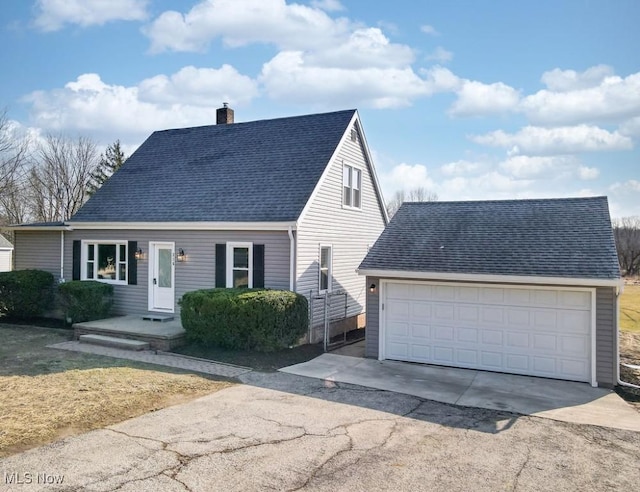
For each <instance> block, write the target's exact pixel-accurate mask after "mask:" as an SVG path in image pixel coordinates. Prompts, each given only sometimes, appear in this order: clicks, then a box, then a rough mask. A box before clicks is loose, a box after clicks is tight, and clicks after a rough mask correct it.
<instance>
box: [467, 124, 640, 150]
mask: <svg viewBox="0 0 640 492" xmlns="http://www.w3.org/2000/svg"><path fill="white" fill-rule="evenodd" d="M471 140H473V141H474V142H476V143H478V144H481V145H488V146H491V147H504V148H507V149H509V152H510V153H511V154H512V155H517V154H529V155H550V154H573V153H579V152H595V151H604V150H629V149H631V148H633V141H632V140H631V139H630V138H629V137H626V136H624V135H621V134H620V133H618V132H609V131H607V130H604V129H602V128H598V127H596V126H588V125H578V126H567V127H558V128H541V127H536V126H526V127H524V128H522V129H521V130H520V131H518V132H517V133H506V132H504V131H502V130H497V131H494V132H490V133H487V134H484V135H476V136H472V137H471Z"/></svg>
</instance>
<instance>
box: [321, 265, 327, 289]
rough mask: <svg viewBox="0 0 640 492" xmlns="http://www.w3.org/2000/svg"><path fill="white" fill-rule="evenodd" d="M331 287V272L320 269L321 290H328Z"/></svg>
mask: <svg viewBox="0 0 640 492" xmlns="http://www.w3.org/2000/svg"><path fill="white" fill-rule="evenodd" d="M328 287H329V272H328V271H327V270H320V290H327V288H328Z"/></svg>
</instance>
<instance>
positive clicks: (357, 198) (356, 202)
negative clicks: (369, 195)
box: [353, 190, 360, 208]
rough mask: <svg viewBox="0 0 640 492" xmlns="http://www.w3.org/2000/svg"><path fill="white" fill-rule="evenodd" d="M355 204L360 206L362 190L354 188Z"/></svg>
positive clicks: (357, 206)
mask: <svg viewBox="0 0 640 492" xmlns="http://www.w3.org/2000/svg"><path fill="white" fill-rule="evenodd" d="M353 206H354V207H356V208H360V190H353Z"/></svg>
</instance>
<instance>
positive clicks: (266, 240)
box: [58, 230, 289, 314]
mask: <svg viewBox="0 0 640 492" xmlns="http://www.w3.org/2000/svg"><path fill="white" fill-rule="evenodd" d="M74 240H105V241H106V240H109V241H118V240H121V241H137V242H138V247H139V248H142V250H143V252H144V255H145V259H142V260H138V272H137V273H138V283H137V285H114V297H115V299H114V300H115V302H114V311H115V314H141V313H146V312H147V311H148V307H149V306H148V297H149V242H165V241H166V242H174V243H175V248H176V251H177V250H178V249H180V248H182V249H183V250H184V251H185V253H186V255H187V261H185V262H178V261H176V263H175V312H176V314H179V312H180V307H179V306H178V299H180V297H182V295H183V294H184V293H185V292H188V291H192V290H197V289H207V288H213V287H215V264H216V262H215V245H216V243H226V242H236V241H237V242H253V243H254V244H264V245H265V286H266V287H270V288H274V289H285V290H288V289H289V237H288V235H287V233H286V232H278V231H276V232H254V231H153V230H141V231H122V230H119V231H111V230H96V231H92V230H76V231H73V232H68V233H65V278H66V279H67V280H71V277H72V261H73V250H72V243H73V241H74ZM59 249H60V247H59V243H58V251H59Z"/></svg>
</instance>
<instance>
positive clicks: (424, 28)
mask: <svg viewBox="0 0 640 492" xmlns="http://www.w3.org/2000/svg"><path fill="white" fill-rule="evenodd" d="M420 30H421V31H422V32H423V33H425V34H429V35H430V36H440V33H439V32H438V31H436V29H435V27H433V26H430V25H429V24H424V25H422V26H420Z"/></svg>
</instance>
